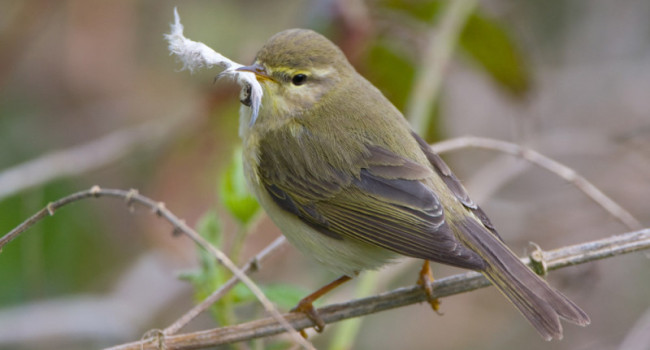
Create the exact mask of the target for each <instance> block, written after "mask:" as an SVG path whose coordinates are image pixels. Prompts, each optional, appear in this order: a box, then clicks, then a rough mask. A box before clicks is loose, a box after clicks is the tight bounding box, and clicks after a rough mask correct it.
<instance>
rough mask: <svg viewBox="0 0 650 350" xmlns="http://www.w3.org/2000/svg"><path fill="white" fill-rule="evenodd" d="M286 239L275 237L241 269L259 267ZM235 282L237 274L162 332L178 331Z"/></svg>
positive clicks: (169, 333) (246, 270)
mask: <svg viewBox="0 0 650 350" xmlns="http://www.w3.org/2000/svg"><path fill="white" fill-rule="evenodd" d="M286 241H287V240H286V239H285V238H284V236H280V237H278V238H276V239H275V240H274V241H273V242H271V243H270V244H269V245H267V246H266V247H265V248H264V249H262V251H260V252H259V253H257V255H255V256H254V257H253V258H251V259H250V260H249V261H248V262H247V263H246V265H244V266H243V267H242V268H241V271H242V272H244V273H249V272H252V271H257V270H258V269H259V264H260V263H261V262H262V261H263V260H264V259H266V257H267V256H269V255H270V254H271V253H272V252H273V251H275V250H276V249H277V248H278V247H280V246H281V245H283V244H284V243H285V242H286ZM237 282H239V278H238V277H237V276H232V277H230V279H229V280H228V281H227V282H226V283H224V284H223V285H222V286H221V287H219V289H217V290H215V291H214V292H213V293H212V294H210V296H208V297H207V298H205V299H204V300H203V301H201V302H200V303H199V304H197V305H196V306H194V307H193V308H192V309H190V310H189V311H188V312H186V313H185V314H184V315H183V316H181V317H180V318H179V319H178V320H176V321H175V322H174V323H173V324H172V325H170V326H169V327H167V328H165V330H164V331H163V333H164V334H165V335H172V334H175V333H176V332H178V331H179V330H180V329H181V328H183V327H185V326H186V325H187V324H188V323H190V321H192V320H193V319H194V318H196V316H198V315H199V314H200V313H202V312H203V311H205V310H207V309H208V308H209V307H210V306H211V305H212V304H214V303H216V302H217V301H218V300H219V299H221V298H222V297H223V296H224V295H226V293H228V292H229V291H230V290H231V289H232V288H233V287H235V286H236V285H237Z"/></svg>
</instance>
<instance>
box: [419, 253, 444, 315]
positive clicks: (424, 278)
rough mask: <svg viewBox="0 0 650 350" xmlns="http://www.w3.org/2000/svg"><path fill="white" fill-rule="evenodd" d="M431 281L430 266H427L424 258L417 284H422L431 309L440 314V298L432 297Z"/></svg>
mask: <svg viewBox="0 0 650 350" xmlns="http://www.w3.org/2000/svg"><path fill="white" fill-rule="evenodd" d="M431 283H433V272H431V266H429V260H425V261H424V264H422V269H421V270H420V278H418V284H419V285H420V286H422V288H423V289H424V292H425V293H426V294H427V300H428V301H429V305H431V308H432V309H433V311H435V312H436V313H437V314H438V315H441V312H440V311H438V309H440V300H438V298H434V297H433V289H432V288H431Z"/></svg>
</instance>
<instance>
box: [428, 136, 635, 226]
mask: <svg viewBox="0 0 650 350" xmlns="http://www.w3.org/2000/svg"><path fill="white" fill-rule="evenodd" d="M432 147H433V150H434V151H435V152H437V153H443V152H449V151H452V150H458V149H465V148H469V147H474V148H481V149H489V150H494V151H499V152H503V153H507V154H512V155H515V156H518V157H521V158H523V159H525V160H527V161H529V162H531V163H533V164H535V165H537V166H539V167H541V168H544V169H546V170H548V171H550V172H551V173H554V174H556V175H557V176H559V177H561V178H563V179H564V180H566V181H568V182H570V183H571V184H573V185H574V186H576V187H577V188H579V189H580V190H581V191H582V192H584V193H585V194H586V195H587V196H588V197H589V198H591V199H592V200H593V201H594V202H596V203H598V204H599V205H600V206H601V207H603V208H604V209H605V210H606V211H607V212H609V213H610V214H611V215H612V216H614V217H615V218H616V219H618V221H620V222H621V223H623V225H625V226H627V227H628V228H629V229H631V230H638V229H640V228H641V227H643V226H642V225H641V223H640V222H639V221H638V220H637V219H636V218H634V216H632V214H630V213H629V212H628V211H627V210H625V209H624V208H623V207H621V206H620V205H619V204H618V203H616V202H615V201H613V200H612V199H611V198H609V197H608V196H607V195H606V194H604V193H603V192H602V191H601V190H599V189H598V187H596V186H594V185H593V184H592V183H591V182H589V181H588V180H587V179H585V178H584V177H583V176H581V175H580V174H578V173H576V172H575V170H573V169H571V168H569V167H567V166H566V165H564V164H561V163H559V162H557V161H555V160H553V159H551V158H548V157H546V156H544V155H543V154H541V153H539V152H537V151H534V150H532V149H529V148H526V147H523V146H520V145H517V144H515V143H511V142H506V141H501V140H495V139H489V138H485V137H475V136H464V137H458V138H454V139H451V140H447V141H442V142H438V143H436V144H435V145H432Z"/></svg>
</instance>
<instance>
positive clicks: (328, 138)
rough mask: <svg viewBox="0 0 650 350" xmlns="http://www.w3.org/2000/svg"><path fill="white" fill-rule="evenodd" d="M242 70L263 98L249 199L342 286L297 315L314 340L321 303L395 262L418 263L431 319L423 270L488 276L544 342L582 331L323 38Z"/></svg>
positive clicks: (247, 160)
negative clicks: (567, 326) (570, 326)
mask: <svg viewBox="0 0 650 350" xmlns="http://www.w3.org/2000/svg"><path fill="white" fill-rule="evenodd" d="M238 70H239V71H245V72H252V73H254V74H255V77H256V78H257V80H258V82H259V83H260V84H261V85H262V88H263V97H262V103H261V108H260V110H259V114H258V115H257V118H253V117H252V115H253V114H251V113H241V115H240V136H241V137H242V140H243V158H244V159H243V163H244V172H245V174H246V179H247V183H248V185H249V187H250V189H251V190H252V192H253V193H254V195H255V196H256V197H257V199H258V200H259V202H260V204H261V205H262V207H263V208H264V209H265V210H266V212H267V213H268V215H269V217H270V218H271V219H272V220H273V222H274V223H275V224H276V225H277V226H278V227H279V228H280V230H281V231H282V233H283V234H284V235H285V236H286V237H287V239H288V240H289V241H290V242H291V243H292V244H293V245H294V246H296V247H297V248H298V249H299V250H300V251H302V252H303V253H304V254H305V255H307V256H310V257H313V258H314V259H316V260H317V261H318V262H320V263H321V264H323V265H324V266H325V267H326V268H329V269H330V270H332V271H334V272H337V273H339V274H341V275H342V277H341V278H339V279H337V280H336V281H334V282H332V283H331V284H329V285H327V286H325V287H323V288H321V289H320V290H319V291H317V292H315V293H313V294H312V295H310V296H308V297H306V298H305V299H303V300H302V301H301V302H300V303H299V304H298V307H297V308H296V309H295V310H297V311H301V312H305V313H306V314H307V315H308V316H309V317H310V318H311V319H312V320H313V321H314V323H315V325H316V326H317V329H322V327H323V326H324V322H322V320H321V319H320V317H319V316H318V314H317V313H316V312H315V310H314V308H313V306H312V304H311V303H312V302H313V301H314V300H315V299H316V298H318V297H319V296H321V295H322V294H324V293H326V292H327V291H329V290H331V289H332V288H334V287H336V286H338V285H340V284H341V283H343V282H345V281H347V280H349V279H350V278H351V277H353V276H355V275H356V274H358V273H359V272H361V271H363V270H366V269H377V268H379V267H381V266H382V265H385V264H386V263H388V262H390V261H392V260H394V259H395V258H397V257H399V256H408V257H413V258H418V259H423V260H424V261H425V262H424V264H423V268H422V271H421V272H420V278H419V283H420V284H422V286H423V287H424V288H425V291H426V292H427V294H428V296H429V301H430V302H431V305H432V307H433V308H434V309H436V310H437V307H438V304H437V300H435V299H434V298H433V297H432V291H431V290H430V289H428V288H427V287H428V286H429V283H427V282H428V281H430V280H432V278H433V277H432V275H431V272H430V270H429V261H434V262H438V263H443V264H448V265H452V266H457V267H461V268H466V269H471V270H475V271H479V272H481V273H482V274H484V275H485V276H486V277H487V278H488V279H489V280H490V281H491V282H492V284H494V285H495V286H496V287H497V288H498V289H499V291H501V293H502V294H503V295H504V296H505V297H506V298H508V300H510V301H511V302H512V303H513V304H514V305H515V306H516V307H517V309H519V311H520V312H521V313H522V314H523V315H524V317H526V319H527V320H528V321H529V322H530V323H531V324H532V325H533V327H535V329H536V330H537V331H538V332H539V334H540V335H541V336H542V337H543V338H544V339H546V340H551V339H553V338H557V339H561V337H562V325H561V323H560V318H564V319H566V320H568V321H570V322H573V323H575V324H578V325H581V326H585V325H587V324H589V322H590V320H589V317H588V316H587V314H586V313H585V312H584V311H582V310H581V309H580V308H579V307H578V306H576V305H575V304H574V303H573V302H572V301H570V300H569V299H568V298H567V297H565V296H564V295H563V294H561V293H560V292H559V291H557V290H555V289H554V288H552V287H550V286H549V285H548V284H547V283H546V282H545V281H544V280H543V279H542V278H540V277H539V276H538V275H536V274H535V273H533V272H532V271H531V270H530V269H529V268H528V267H527V266H526V265H524V264H523V263H522V262H521V261H520V260H519V259H518V258H517V256H516V255H515V254H514V253H513V252H512V251H511V250H510V249H508V247H507V246H506V245H505V243H504V242H503V240H502V238H501V237H500V236H499V235H498V233H497V231H496V230H495V228H494V226H493V225H492V223H491V222H490V220H489V219H488V217H487V216H486V215H485V213H484V212H483V210H481V208H480V207H479V206H478V205H477V204H476V203H474V202H473V201H472V200H471V199H470V197H469V195H468V194H467V192H466V190H465V188H464V187H463V186H462V184H461V183H460V181H459V180H458V179H457V178H456V176H455V175H454V174H453V173H452V172H451V170H450V169H449V167H448V166H447V165H446V164H445V163H444V161H443V160H442V159H441V158H440V157H439V156H438V155H437V154H436V153H434V152H433V150H432V149H431V148H430V146H429V145H428V144H427V143H426V142H425V141H424V140H423V139H422V138H421V137H419V136H418V135H417V134H416V133H415V132H413V131H412V130H411V128H410V126H409V124H408V122H407V121H406V119H405V118H404V116H403V115H402V113H400V111H399V110H398V109H397V108H395V107H394V106H393V104H391V102H390V101H388V99H387V98H386V97H384V95H383V94H382V93H381V92H380V91H379V90H378V89H377V88H376V87H374V86H373V85H372V84H371V83H370V82H368V81H367V80H366V79H365V78H363V77H362V76H361V75H360V74H359V73H357V72H356V70H355V69H354V68H353V67H352V65H351V64H350V63H349V62H348V60H347V59H346V57H345V55H344V54H343V52H342V51H341V50H340V49H339V48H338V47H337V46H336V45H335V44H333V43H332V42H331V41H329V40H328V39H327V38H325V37H324V36H322V35H320V34H318V33H316V32H314V31H311V30H306V29H290V30H285V31H282V32H280V33H278V34H276V35H274V36H273V37H271V38H270V39H269V40H268V42H267V43H266V44H265V45H264V46H263V47H262V49H261V50H260V51H259V52H258V53H257V56H256V59H255V62H254V64H253V65H251V66H244V67H240V68H239V69H238ZM245 102H246V101H242V103H245Z"/></svg>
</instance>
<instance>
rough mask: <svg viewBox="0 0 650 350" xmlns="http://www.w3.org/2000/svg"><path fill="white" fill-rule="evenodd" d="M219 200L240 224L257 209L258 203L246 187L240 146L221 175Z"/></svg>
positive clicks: (247, 219) (246, 222) (249, 219)
mask: <svg viewBox="0 0 650 350" xmlns="http://www.w3.org/2000/svg"><path fill="white" fill-rule="evenodd" d="M219 190H220V195H221V202H222V203H223V205H224V207H226V209H227V210H228V212H230V214H231V215H232V216H234V217H235V218H236V219H237V220H239V221H240V222H241V223H242V224H244V225H245V224H248V223H249V222H250V221H251V219H252V218H253V217H254V216H255V214H256V213H257V211H258V210H259V207H260V206H259V204H258V203H257V200H256V199H255V197H253V196H252V195H251V193H250V192H249V191H248V188H247V187H246V179H245V177H244V170H243V162H242V154H241V148H238V149H236V150H235V152H234V155H233V158H232V161H231V162H230V164H229V165H228V167H227V168H226V170H225V171H224V173H223V174H222V175H221V181H220V183H219Z"/></svg>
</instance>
